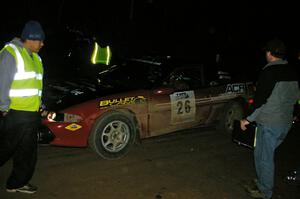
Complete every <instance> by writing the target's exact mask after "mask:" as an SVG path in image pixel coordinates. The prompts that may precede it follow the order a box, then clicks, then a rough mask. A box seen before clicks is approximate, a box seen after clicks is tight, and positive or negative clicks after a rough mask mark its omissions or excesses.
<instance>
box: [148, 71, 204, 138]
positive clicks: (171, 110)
mask: <svg viewBox="0 0 300 199" xmlns="http://www.w3.org/2000/svg"><path fill="white" fill-rule="evenodd" d="M190 70H191V69H189V68H181V69H176V70H175V71H173V73H171V75H170V78H169V80H168V84H167V85H166V86H163V87H160V88H157V89H154V90H153V91H152V93H151V96H150V97H149V132H150V136H157V135H162V134H166V133H170V132H173V131H177V130H182V129H186V128H190V127H193V126H197V125H201V124H203V123H205V121H206V119H207V118H208V116H209V114H210V103H209V102H210V97H209V95H207V93H205V92H204V93H202V92H201V85H202V83H201V74H197V73H195V71H190ZM186 71H189V72H186ZM198 72H199V71H198ZM192 74H193V75H192ZM195 74H197V78H195V77H192V76H195Z"/></svg>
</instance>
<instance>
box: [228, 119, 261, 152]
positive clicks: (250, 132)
mask: <svg viewBox="0 0 300 199" xmlns="http://www.w3.org/2000/svg"><path fill="white" fill-rule="evenodd" d="M256 131H257V128H256V124H255V123H250V124H248V125H247V129H246V130H245V131H243V130H242V129H241V127H240V121H239V120H235V121H234V128H233V131H232V141H233V142H235V143H236V144H238V145H240V146H244V147H247V148H249V149H254V147H255V144H256V140H255V137H256Z"/></svg>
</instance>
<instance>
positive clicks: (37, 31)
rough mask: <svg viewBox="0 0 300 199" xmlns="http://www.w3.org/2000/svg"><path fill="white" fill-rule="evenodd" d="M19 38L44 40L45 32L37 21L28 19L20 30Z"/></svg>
mask: <svg viewBox="0 0 300 199" xmlns="http://www.w3.org/2000/svg"><path fill="white" fill-rule="evenodd" d="M21 38H22V39H24V40H26V39H28V40H40V41H42V40H45V33H44V31H43V28H42V26H41V24H40V23H39V22H37V21H28V22H27V23H26V24H25V26H24V28H23V31H22V34H21Z"/></svg>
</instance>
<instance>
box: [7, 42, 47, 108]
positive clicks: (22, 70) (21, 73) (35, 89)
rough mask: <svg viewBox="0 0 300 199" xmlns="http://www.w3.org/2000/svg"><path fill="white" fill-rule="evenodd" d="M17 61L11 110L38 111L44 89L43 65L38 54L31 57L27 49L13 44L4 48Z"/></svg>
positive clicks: (12, 88) (11, 94)
mask: <svg viewBox="0 0 300 199" xmlns="http://www.w3.org/2000/svg"><path fill="white" fill-rule="evenodd" d="M4 48H5V49H6V50H7V51H8V52H9V53H10V54H11V55H13V56H14V58H15V61H16V67H17V72H16V73H15V76H14V80H13V82H12V85H11V88H10V91H9V97H10V100H11V103H10V107H9V109H14V110H22V111H38V110H39V108H40V106H41V96H42V88H43V65H42V60H41V58H40V57H39V55H38V54H37V53H32V55H31V56H30V55H29V53H28V51H27V49H26V48H22V47H18V46H16V45H14V44H12V43H10V44H8V45H6V46H5V47H4Z"/></svg>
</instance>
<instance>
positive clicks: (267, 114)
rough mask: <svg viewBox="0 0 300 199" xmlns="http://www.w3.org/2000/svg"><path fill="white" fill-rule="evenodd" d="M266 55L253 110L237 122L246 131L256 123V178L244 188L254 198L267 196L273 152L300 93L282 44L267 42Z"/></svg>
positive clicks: (270, 188) (271, 183)
mask: <svg viewBox="0 0 300 199" xmlns="http://www.w3.org/2000/svg"><path fill="white" fill-rule="evenodd" d="M265 55H266V60H267V62H268V64H267V65H265V66H264V67H263V69H262V71H261V73H260V75H259V78H258V81H257V87H256V93H255V98H254V103H255V109H254V111H253V113H252V114H251V115H249V116H248V117H247V118H246V119H242V120H241V121H240V125H241V129H243V130H246V128H247V125H248V124H249V123H250V122H254V121H255V122H256V123H257V132H256V142H255V148H254V162H255V169H256V175H257V179H256V180H255V183H256V185H255V187H249V186H247V187H246V190H247V192H248V193H249V194H250V196H251V197H253V198H263V199H269V198H271V197H272V194H273V186H274V170H275V169H274V167H275V166H274V152H275V150H276V148H277V147H278V146H279V145H280V144H281V143H282V142H283V140H284V138H285V137H286V135H287V133H288V131H289V130H290V128H291V126H292V122H293V109H294V105H295V103H296V102H297V100H298V99H299V96H300V93H299V86H298V79H297V78H298V77H297V73H296V72H295V69H294V68H293V67H292V66H290V65H289V64H288V62H287V61H286V60H284V58H285V55H286V46H285V44H284V43H283V42H282V41H281V40H278V39H274V40H271V41H269V42H268V43H267V44H266V46H265Z"/></svg>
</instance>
